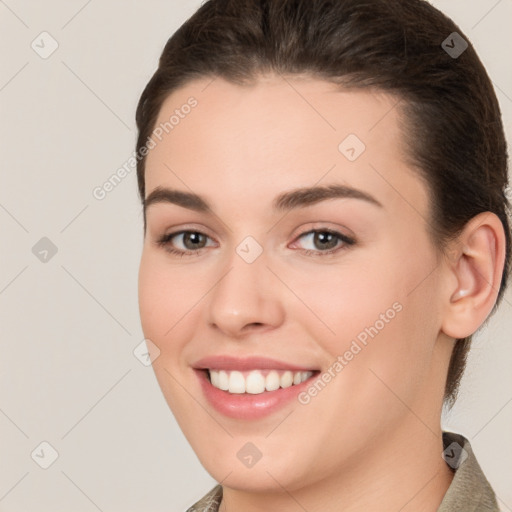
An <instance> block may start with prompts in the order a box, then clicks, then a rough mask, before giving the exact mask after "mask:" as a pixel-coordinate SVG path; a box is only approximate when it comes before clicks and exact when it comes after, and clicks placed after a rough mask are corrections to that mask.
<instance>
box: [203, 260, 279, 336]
mask: <svg viewBox="0 0 512 512" xmlns="http://www.w3.org/2000/svg"><path fill="white" fill-rule="evenodd" d="M279 284H280V283H279V280H278V279H277V278H276V277H275V275H274V274H273V273H272V272H271V271H270V270H269V269H268V268H267V265H266V257H265V252H263V253H262V254H261V255H260V256H259V257H258V258H257V259H256V260H255V261H253V262H252V263H248V262H246V261H245V260H244V259H243V258H241V257H240V256H239V255H238V254H237V253H236V252H235V251H233V255H232V256H231V257H230V258H229V261H227V266H226V267H224V268H223V272H222V275H221V277H220V278H219V280H218V281H217V283H216V284H215V286H214V287H213V289H212V291H211V292H210V293H209V294H208V296H209V298H208V300H209V303H208V308H207V314H208V323H209V325H210V326H211V327H213V328H215V329H218V330H219V331H221V332H222V333H223V334H224V335H226V336H229V337H232V338H239V337H242V336H244V335H246V334H248V333H250V332H255V331H261V332H263V331H266V330H269V329H273V328H276V327H279V325H281V324H282V323H283V321H284V308H283V302H282V300H281V294H282V293H283V290H282V289H281V288H282V286H281V287H280V286H279Z"/></svg>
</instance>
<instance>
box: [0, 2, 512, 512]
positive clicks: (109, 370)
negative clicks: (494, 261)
mask: <svg viewBox="0 0 512 512" xmlns="http://www.w3.org/2000/svg"><path fill="white" fill-rule="evenodd" d="M433 3H434V5H436V6H437V7H438V8H440V9H441V10H442V11H444V12H445V13H446V14H448V15H449V16H450V17H452V18H453V19H454V20H455V21H456V23H458V24H459V26H460V27H461V28H462V30H463V31H464V32H465V33H466V35H467V37H468V38H469V39H470V40H471V41H472V43H473V44H474V45H475V47H476V49H477V51H478V52H479V55H480V56H481V59H482V60H483V62H484V64H485V65H486V67H487V70H488V72H489V74H490V76H491V78H492V80H493V82H494V84H495V88H496V92H497V96H498V99H499V101H500V104H501V108H502V112H503V116H504V120H505V124H506V129H507V136H508V140H509V141H510V140H512V138H511V119H512V71H511V66H510V60H509V58H510V57H509V56H510V53H509V49H510V47H511V46H512V37H511V29H510V20H512V0H500V1H496V0H489V1H487V0H471V1H468V0H436V1H434V2H433ZM199 5H200V2H199V1H198V0H194V1H193V0H186V1H185V0H181V1H178V0H150V1H145V2H143V1H140V0H139V1H133V0H132V1H128V0H102V1H100V0H89V1H86V0H66V1H65V0H47V1H44V2H41V1H37V0H33V1H29V0H0V43H1V48H2V52H1V54H0V60H1V66H0V108H1V112H0V113H1V115H0V130H1V131H0V145H1V146H0V154H1V160H0V169H1V170H0V172H1V181H0V183H1V185H0V230H1V235H2V237H1V242H0V245H1V249H0V255H1V260H0V263H1V264H0V311H1V317H0V329H1V331H0V343H1V345H0V347H1V354H0V375H1V382H0V461H1V463H0V511H2V512H27V511H31V512H50V511H51V512H59V511H70V510H73V511H74V512H93V511H95V510H100V511H105V512H106V511H109V512H121V511H123V512H130V511H133V512H142V511H153V512H164V511H165V512H169V511H178V512H179V511H184V510H185V509H186V508H187V507H188V506H190V505H191V504H192V503H194V502H195V501H196V500H197V499H198V498H199V497H201V496H202V495H203V494H204V493H205V492H206V491H208V490H209V489H210V488H211V487H213V485H214V484H215V481H214V480H213V479H212V478H211V477H210V476H209V475H208V474H207V473H206V471H205V470H204V469H203V468H202V466H201V465H200V463H199V461H198V459H197V457H196V456H195V454H194V452H193V451H192V449H191V448H190V447H189V445H188V443H187V441H186V439H185V437H184V435H183V434H182V432H181V431H180V429H179V428H178V426H177V424H176V422H175V420H174V418H173V416H172V414H171V412H170V411H169V409H168V407H167V404H166V403H165V400H164V398H163V396H162V394H161V391H160V388H159V387H158V385H157V382H156V379H155V377H154V374H153V371H152V368H151V366H145V365H144V364H143V363H142V362H141V361H140V360H139V359H138V358H137V357H136V356H135V354H134V350H135V351H136V352H137V350H136V348H137V347H138V346H139V345H140V343H141V341H142V340H143V338H144V336H143V334H142V330H141V327H140V322H139V312H138V304H137V272H138V263H139V257H140V252H141V247H142V216H141V207H140V204H139V199H138V196H137V187H136V175H135V170H133V171H132V172H131V173H129V174H128V176H127V177H126V178H125V179H124V180H123V181H122V182H121V183H120V184H119V185H118V186H117V187H116V188H115V189H114V190H113V191H111V192H110V193H109V194H108V195H107V197H105V199H103V200H98V199H96V198H95V197H94V195H93V190H94V189H95V187H97V186H101V184H102V183H104V182H105V181H106V180H107V179H108V178H109V177H110V176H111V175H112V174H113V173H114V172H115V171H116V170H117V169H118V168H119V167H121V166H122V165H123V164H124V163H125V162H126V161H127V160H128V158H129V157H130V156H131V155H132V152H133V151H134V144H135V138H136V129H135V122H134V113H135V107H136V103H137V100H138V98H139V95H140V93H141V92H142V89H143V87H144V85H145V84H146V82H147V81H148V80H149V78H150V76H151V75H152V73H153V72H154V70H155V69H156V65H157V60H158V57H159V55H160V52H161V50H162V49H163V46H164V44H165V42H166V41H167V39H168V38H169V37H170V36H171V34H172V33H173V32H174V31H175V30H176V29H177V28H178V27H179V26H180V25H181V24H182V23H183V22H184V21H185V20H186V19H187V18H188V17H189V16H190V15H192V13H193V12H194V11H195V10H196V9H197V8H198V7H199ZM43 32H46V34H41V33H43ZM55 45H58V47H56V49H55V51H53V53H51V55H47V54H48V53H49V52H51V51H52V50H53V49H54V47H55ZM511 311H512V294H511V292H510V291H508V292H507V294H506V296H505V298H504V301H503V304H502V306H501V308H500V309H499V311H498V312H497V314H496V315H495V316H494V317H493V318H492V319H491V321H490V322H489V323H488V324H487V326H486V327H485V328H484V329H483V330H482V332H481V333H480V334H479V335H478V336H477V337H476V339H475V343H474V348H473V350H472V353H471V356H470V360H469V366H468V370H467V372H466V376H465V378H464V382H463V387H462V393H461V397H460V399H459V401H458V403H457V404H456V406H455V408H454V409H453V410H452V411H451V413H450V414H448V415H446V417H445V418H444V419H443V426H444V427H445V428H447V429H451V430H454V431H456V432H460V433H462V434H464V435H465V436H467V437H468V438H469V439H470V441H471V442H472V445H473V448H474V450H475V452H476V455H477V458H478V460H479V462H480V464H481V466H482V467H483V469H484V472H485V473H486V475H487V477H488V479H489V480H490V482H491V483H492V485H493V487H494V489H495V491H496V493H497V495H498V497H499V499H500V503H501V506H502V509H503V510H504V511H505V510H506V511H512V440H511V434H512V372H511V371H510V368H511V360H512V343H511V333H512V315H511ZM139 350H140V348H139ZM41 443H48V444H41ZM54 450H55V452H54ZM55 457H56V459H55ZM53 459H55V460H54V461H53ZM52 462H53V463H52ZM50 463H51V465H49V467H47V469H44V468H43V467H41V466H42V465H43V466H44V465H48V464H50Z"/></svg>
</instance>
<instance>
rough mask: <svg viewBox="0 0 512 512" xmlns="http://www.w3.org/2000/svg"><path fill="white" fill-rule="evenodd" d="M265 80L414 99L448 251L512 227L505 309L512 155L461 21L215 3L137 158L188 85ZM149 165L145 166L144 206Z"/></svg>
mask: <svg viewBox="0 0 512 512" xmlns="http://www.w3.org/2000/svg"><path fill="white" fill-rule="evenodd" d="M453 32H457V33H458V35H459V36H460V37H462V38H463V39H462V40H461V39H456V40H455V41H457V44H458V45H459V48H460V47H461V45H462V46H463V45H464V44H465V43H464V41H465V42H466V43H467V44H468V47H467V49H466V50H465V51H463V53H462V54H461V55H459V56H454V55H450V54H449V53H448V51H447V50H448V48H446V47H445V49H446V51H445V49H443V47H442V43H443V41H445V40H448V42H449V43H448V47H451V48H453V47H455V44H456V43H455V42H454V39H453ZM450 36H452V39H449V37H450ZM455 37H457V36H455ZM461 41H462V42H461ZM265 73H279V74H288V75H290V74H302V75H311V76H312V77H314V78H318V79H323V80H326V81H330V82H333V83H337V84H339V85H340V86H343V87H356V88H365V87H371V88H376V89H379V90H382V91H385V92H387V93H389V94H393V95H395V96H396V97H397V98H399V99H401V100H402V101H400V105H399V107H400V111H401V112H402V113H403V119H404V120H405V121H406V125H407V126H406V129H405V130H404V136H405V141H406V146H407V150H408V156H409V159H410V163H411V165H412V166H413V167H414V168H415V169H416V170H417V172H418V173H419V175H420V176H421V178H423V179H424V180H425V183H426V184H427V186H428V188H429V192H430V202H431V211H430V215H431V218H430V223H429V224H430V225H429V230H430V233H431V235H432V239H433V241H434V242H435V243H436V244H437V246H438V247H439V248H441V250H443V249H445V248H446V246H447V242H449V241H450V240H452V239H454V238H455V237H456V236H457V235H458V234H459V233H460V231H461V230H462V229H463V227H464V225H465V224H466V223H467V222H468V221H469V220H470V219H471V218H472V217H474V216H475V215H477V214H479V213H481V212H485V211H490V212H493V213H495V214H496V215H497V216H498V217H499V218H500V220H501V222H502V223H503V226H504V228H505V233H506V261H505V268H504V272H503V277H502V281H501V285H500V290H499V293H498V298H497V301H496V304H495V306H494V308H493V311H492V312H494V311H495V309H496V307H497V305H498V304H499V303H500V300H501V298H502V296H503V293H504V290H505V286H506V283H507V279H508V275H509V272H510V252H511V234H510V227H509V223H508V215H509V211H510V204H509V202H508V200H507V197H506V195H505V192H506V190H505V189H506V187H507V180H508V177H507V146H506V141H505V135H504V132H503V125H502V121H501V113H500V109H499V105H498V101H497V98H496V95H495V93H494V90H493V87H492V84H491V81H490V79H489V77H488V75H487V73H486V71H485V68H484V67H483V65H482V63H481V61H480V59H479V58H478V56H477V54H476V52H475V50H474V48H473V47H472V45H471V44H470V43H469V41H468V39H467V37H466V36H465V35H464V34H463V33H462V31H461V30H460V29H459V28H458V27H457V26H456V25H455V24H454V23H453V21H451V20H450V19H449V18H447V17H446V16H445V15H444V14H442V13H441V12H439V11H438V10H437V9H435V8H434V7H432V6H431V5H430V4H429V3H427V2H426V1H424V0H209V1H207V2H206V3H205V4H204V5H202V6H201V7H200V8H199V9H198V10H197V12H196V13H195V14H194V15H193V16H192V17H191V18H190V19H188V20H187V21H186V22H185V23H184V24H183V25H182V26H181V27H180V28H179V29H178V30H177V32H175V34H174V35H173V36H172V37H171V38H170V39H169V40H168V41H167V44H166V45H165V48H164V50H163V53H162V55H161V57H160V61H159V66H158V69H157V71H156V72H155V74H154V75H153V77H152V78H151V80H150V81H149V83H148V84H147V85H146V87H145V89H144V91H143V93H142V96H141V98H140V101H139V104H138V107H137V112H136V120H137V127H138V130H139V135H138V140H137V152H138V153H139V152H140V150H141V149H142V148H143V147H144V145H145V144H146V141H147V140H148V137H150V136H151V134H152V131H153V129H154V127H155V122H156V119H157V116H158V114H159V111H160V108H161V106H162V103H163V101H164V100H165V99H166V98H167V97H168V96H169V94H171V93H172V92H173V91H175V90H176V89H178V88H179V87H181V86H184V85H185V84H187V83H188V82H190V81H192V80H194V79H200V78H203V79H204V78H205V77H212V78H213V77H222V78H224V79H226V80H229V81H231V82H232V83H235V84H246V83H250V82H251V81H256V80H257V79H258V76H261V75H263V74H265ZM144 164H145V158H142V159H140V160H139V161H138V164H137V179H138V186H139V194H140V197H141V199H142V202H144V197H145V187H144ZM144 226H145V219H144ZM470 343H471V336H469V337H467V338H464V339H460V340H457V343H456V345H455V349H454V351H453V353H452V356H451V360H450V367H449V371H448V378H447V382H446V387H445V395H444V398H445V401H446V402H447V403H448V404H450V405H452V404H453V402H454V401H455V399H456V396H457V391H458V387H459V383H460V379H461V377H462V374H463V371H464V368H465V364H466V357H467V353H468V350H469V347H470Z"/></svg>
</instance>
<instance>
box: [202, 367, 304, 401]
mask: <svg viewBox="0 0 512 512" xmlns="http://www.w3.org/2000/svg"><path fill="white" fill-rule="evenodd" d="M209 374H210V381H211V383H212V386H213V387H215V388H218V389H221V390H223V391H228V392H229V393H236V394H242V393H250V394H253V395H258V394H260V393H263V392H264V391H275V390H276V389H279V388H280V387H281V388H288V387H290V386H293V385H297V384H300V383H302V382H304V381H305V380H307V379H309V378H310V377H311V376H312V375H313V372H310V371H304V372H292V371H290V370H286V371H285V372H283V373H282V374H281V375H280V374H279V372H278V371H277V370H271V371H270V372H268V374H267V376H266V377H265V376H264V375H263V373H262V372H261V370H252V371H251V372H249V373H248V374H247V375H244V374H243V373H242V372H240V371H236V370H233V371H225V370H209Z"/></svg>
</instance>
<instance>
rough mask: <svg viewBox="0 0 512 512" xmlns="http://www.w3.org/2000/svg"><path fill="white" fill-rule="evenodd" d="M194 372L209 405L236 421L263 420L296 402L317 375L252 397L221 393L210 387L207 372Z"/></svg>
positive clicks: (226, 392) (245, 394) (249, 395)
mask: <svg viewBox="0 0 512 512" xmlns="http://www.w3.org/2000/svg"><path fill="white" fill-rule="evenodd" d="M260 368H261V366H260ZM273 368H275V367H273ZM288 368H289V367H288ZM194 372H195V374H196V375H197V378H198V379H199V382H200V385H201V389H202V390H203V393H204V396H205V397H206V400H207V401H208V402H209V403H210V405H211V406H212V407H213V408H214V409H215V410H216V411H218V412H220V413H221V414H223V415H224V416H227V417H229V418H235V419H238V420H257V419H259V418H263V417H264V416H267V415H269V414H272V413H274V412H276V411H277V410H279V409H280V408H282V407H284V406H285V405H287V404H289V403H290V402H292V401H293V400H297V396H298V395H299V393H301V392H303V391H305V390H306V389H307V388H308V386H310V385H311V382H312V381H313V380H314V379H316V378H317V376H318V373H319V372H318V371H317V372H315V373H314V374H313V375H312V376H311V377H310V378H309V379H307V380H306V381H304V382H302V383H300V384H294V385H293V386H289V387H287V388H279V389H276V390H275V391H264V392H263V393H260V394H258V395H252V394H249V393H243V394H242V393H240V394H236V393H229V392H228V391H223V390H221V389H218V388H216V387H214V386H212V384H211V382H210V380H209V378H208V371H207V370H201V369H195V370H194Z"/></svg>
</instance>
